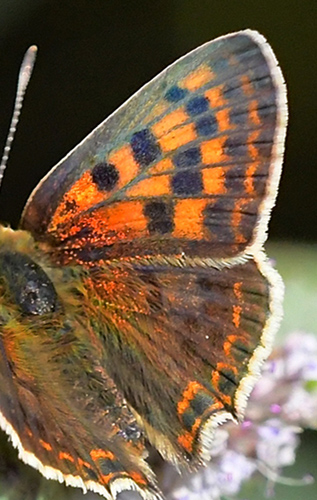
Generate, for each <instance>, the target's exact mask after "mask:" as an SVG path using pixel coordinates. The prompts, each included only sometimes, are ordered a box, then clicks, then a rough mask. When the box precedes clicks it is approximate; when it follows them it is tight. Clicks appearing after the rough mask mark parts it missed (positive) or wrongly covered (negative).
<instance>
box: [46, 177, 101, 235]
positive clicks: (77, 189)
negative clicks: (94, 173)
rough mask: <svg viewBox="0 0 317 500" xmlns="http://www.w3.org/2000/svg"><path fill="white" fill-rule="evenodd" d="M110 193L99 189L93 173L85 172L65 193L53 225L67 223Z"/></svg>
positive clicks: (55, 214) (53, 219) (52, 222)
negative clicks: (92, 175) (93, 178)
mask: <svg viewBox="0 0 317 500" xmlns="http://www.w3.org/2000/svg"><path fill="white" fill-rule="evenodd" d="M108 196H109V194H107V193H104V192H101V191H99V190H98V188H97V186H96V184H95V183H94V182H93V180H92V177H91V173H90V172H85V173H84V174H83V175H82V176H81V178H80V179H78V181H76V182H75V184H73V185H72V187H71V188H70V189H69V191H68V192H67V193H66V194H65V195H64V197H63V200H62V201H61V203H60V204H59V206H58V207H57V210H56V212H55V213H54V216H53V218H52V221H51V227H52V228H55V227H56V226H57V225H59V224H66V223H67V222H69V221H70V220H72V219H73V218H74V217H75V216H76V215H78V214H80V213H81V212H83V211H85V210H86V209H87V208H89V207H91V206H93V205H96V204H98V203H100V202H101V201H102V200H104V199H106V198H107V197H108Z"/></svg>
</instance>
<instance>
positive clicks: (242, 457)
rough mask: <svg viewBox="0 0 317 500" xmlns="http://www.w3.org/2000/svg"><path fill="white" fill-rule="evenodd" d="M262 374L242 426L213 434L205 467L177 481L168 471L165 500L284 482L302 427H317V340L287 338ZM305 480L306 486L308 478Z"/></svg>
mask: <svg viewBox="0 0 317 500" xmlns="http://www.w3.org/2000/svg"><path fill="white" fill-rule="evenodd" d="M262 373H263V375H262V377H261V379H260V380H259V381H258V383H257V384H256V386H255V388H254V390H253V392H252V394H251V397H250V400H249V402H248V406H247V411H246V415H245V420H244V422H243V423H242V424H241V425H238V426H237V425H234V424H232V423H228V424H225V425H223V426H221V427H220V428H218V429H217V431H216V436H215V441H214V445H213V454H212V455H213V458H212V460H211V461H210V463H209V464H208V466H207V467H206V468H201V469H200V470H199V471H198V472H196V473H193V474H188V475H187V476H185V477H184V476H182V477H179V478H178V477H176V474H175V473H173V472H171V470H170V469H169V470H168V471H166V473H167V477H168V484H169V487H168V488H167V497H168V498H169V499H170V500H218V499H220V498H222V497H228V496H230V497H232V496H234V495H236V494H237V493H238V492H239V491H240V489H241V486H242V484H243V482H245V481H247V480H249V479H250V478H251V477H255V476H256V474H262V475H264V476H265V477H266V478H268V479H269V481H268V482H267V484H268V485H270V487H273V486H274V483H275V482H276V481H281V480H283V478H282V476H281V475H282V471H283V468H284V467H285V466H288V465H292V464H293V463H294V462H295V455H296V448H297V447H298V444H299V434H300V433H301V431H302V430H303V429H304V428H307V427H310V428H317V338H316V336H314V335H310V334H307V333H294V334H292V335H290V337H289V338H288V340H287V341H286V343H285V344H284V345H283V346H282V347H279V348H277V349H276V350H275V351H274V352H273V354H272V356H271V357H270V358H269V360H268V361H267V362H266V364H265V366H264V369H263V372H262ZM165 477H166V476H165ZM305 480H306V482H307V483H308V482H310V480H312V478H311V477H309V476H307V477H306V478H305V479H304V482H305ZM294 482H296V481H295V480H294ZM171 484H173V486H171ZM289 484H292V480H289ZM268 493H272V492H268Z"/></svg>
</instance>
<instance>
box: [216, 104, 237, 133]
mask: <svg viewBox="0 0 317 500" xmlns="http://www.w3.org/2000/svg"><path fill="white" fill-rule="evenodd" d="M215 117H216V120H217V123H218V128H219V131H220V132H225V131H226V130H229V129H232V128H235V126H233V125H232V124H231V123H230V116H229V108H225V109H221V110H219V111H217V113H215Z"/></svg>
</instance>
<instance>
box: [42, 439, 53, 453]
mask: <svg viewBox="0 0 317 500" xmlns="http://www.w3.org/2000/svg"><path fill="white" fill-rule="evenodd" d="M39 443H40V445H41V446H42V447H43V448H44V449H45V450H47V451H52V450H53V448H52V446H51V445H50V444H49V443H47V442H46V441H43V439H40V440H39Z"/></svg>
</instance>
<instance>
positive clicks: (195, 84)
mask: <svg viewBox="0 0 317 500" xmlns="http://www.w3.org/2000/svg"><path fill="white" fill-rule="evenodd" d="M214 78H215V74H214V73H213V72H212V70H211V69H210V68H209V66H207V64H203V65H201V66H199V67H198V68H197V69H195V71H192V73H189V75H188V76H186V78H184V79H183V80H181V81H180V83H179V86H180V87H182V88H185V89H187V90H189V91H190V92H195V90H198V89H200V88H201V87H203V86H204V85H206V83H208V82H210V80H213V79H214Z"/></svg>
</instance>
